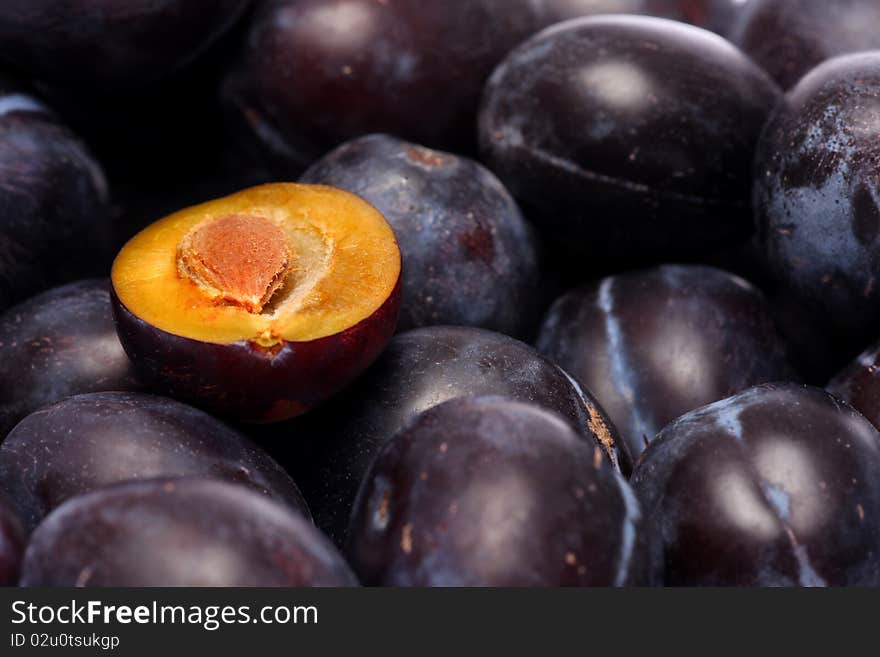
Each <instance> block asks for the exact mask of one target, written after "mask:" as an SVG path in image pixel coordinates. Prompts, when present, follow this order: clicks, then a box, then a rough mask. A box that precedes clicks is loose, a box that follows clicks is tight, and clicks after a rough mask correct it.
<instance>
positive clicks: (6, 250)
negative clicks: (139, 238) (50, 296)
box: [0, 39, 111, 311]
mask: <svg viewBox="0 0 880 657" xmlns="http://www.w3.org/2000/svg"><path fill="white" fill-rule="evenodd" d="M0 40H2V39H0ZM0 180H2V182H3V184H2V185H0V311H2V310H4V309H6V308H7V307H9V306H11V305H12V304H13V303H15V302H17V301H20V300H22V299H25V298H27V297H29V296H31V295H32V294H34V293H36V292H39V291H41V290H43V289H45V288H47V287H50V286H51V285H55V284H59V283H64V282H67V281H69V280H72V279H74V278H79V277H81V276H83V275H90V274H94V275H97V274H98V273H99V272H101V270H102V269H103V268H104V267H105V266H106V265H107V264H108V261H109V253H108V251H109V244H110V233H111V227H110V214H109V195H108V189H107V183H106V180H105V178H104V174H103V172H102V171H101V168H100V166H99V165H98V163H97V162H96V161H95V160H94V159H93V157H92V156H91V154H90V153H89V151H88V150H87V149H86V147H85V145H84V144H83V143H82V142H81V141H80V140H79V139H78V138H77V136H76V135H74V134H73V133H72V132H71V131H70V130H69V129H68V128H67V127H66V126H64V125H63V124H62V123H61V122H60V121H59V119H58V117H57V116H55V115H54V114H53V113H52V111H51V110H49V109H48V108H47V107H46V106H45V105H44V104H43V103H42V101H40V100H39V99H37V98H36V97H35V96H33V95H31V93H30V91H29V90H28V89H27V88H26V87H24V86H22V85H21V84H19V83H18V82H17V81H15V80H12V79H11V78H8V77H6V76H4V75H2V74H0ZM74 244H75V245H77V248H75V249H73V248H71V246H72V245H74Z"/></svg>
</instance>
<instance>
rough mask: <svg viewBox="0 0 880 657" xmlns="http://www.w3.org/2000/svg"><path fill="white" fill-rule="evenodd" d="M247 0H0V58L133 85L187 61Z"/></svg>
mask: <svg viewBox="0 0 880 657" xmlns="http://www.w3.org/2000/svg"><path fill="white" fill-rule="evenodd" d="M250 2H251V0H126V2H124V3H119V2H117V0H63V1H60V2H59V0H3V3H2V6H0V58H2V59H3V60H5V61H6V62H7V63H8V64H10V65H12V66H14V67H15V68H17V69H19V70H22V71H24V72H26V73H27V74H29V75H31V76H33V77H36V78H41V79H46V80H51V81H54V82H62V83H76V84H80V85H87V86H89V87H98V88H106V87H107V86H113V87H131V86H136V85H140V84H144V83H148V82H153V81H155V80H157V79H160V78H162V77H163V76H165V75H167V74H168V73H170V72H171V71H173V70H175V69H177V68H179V67H180V66H182V65H184V64H186V63H188V62H189V61H191V60H193V59H194V58H195V57H196V56H198V55H199V54H201V53H202V52H203V51H204V50H205V49H206V48H207V47H208V46H209V45H210V44H211V43H213V42H214V41H215V40H216V39H217V38H219V37H220V36H221V35H222V34H223V33H224V32H226V31H227V30H228V29H229V28H230V27H231V26H232V25H233V24H234V23H235V22H236V21H237V20H238V19H239V18H240V17H241V15H242V14H243V12H244V10H245V8H246V7H247V6H248V4H250Z"/></svg>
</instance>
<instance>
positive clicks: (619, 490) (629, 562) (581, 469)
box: [347, 397, 649, 586]
mask: <svg viewBox="0 0 880 657" xmlns="http://www.w3.org/2000/svg"><path fill="white" fill-rule="evenodd" d="M347 553H348V556H349V559H350V561H351V564H352V567H353V568H354V569H355V572H357V574H358V576H359V577H360V578H361V581H362V582H363V583H364V584H367V585H384V586H624V585H629V584H644V583H648V582H649V580H648V579H647V578H648V577H649V573H648V572H647V571H646V570H645V568H646V566H647V564H648V562H649V561H648V558H649V550H648V543H647V536H646V533H645V523H644V521H643V519H642V516H641V512H640V510H639V505H638V502H637V500H636V498H635V495H634V494H633V492H632V490H631V489H630V487H629V484H627V483H626V481H624V480H623V478H622V477H621V476H620V473H618V472H616V471H615V470H614V468H613V467H612V466H611V464H610V463H608V460H607V459H606V458H605V457H604V455H603V454H602V451H601V448H600V447H598V446H596V445H590V444H589V443H588V442H586V441H584V440H583V438H582V437H581V436H579V435H578V434H577V433H576V432H575V431H574V430H573V429H572V428H571V426H570V425H569V424H568V423H566V422H565V421H564V420H563V419H562V418H561V417H559V416H557V415H556V414H554V413H551V412H549V411H545V410H543V409H541V408H539V407H537V406H533V405H531V404H523V403H521V402H514V401H509V400H506V399H503V398H500V397H479V398H460V399H453V400H450V401H447V402H445V403H443V404H440V405H439V406H436V407H434V408H431V409H429V410H427V411H425V412H424V413H422V414H421V415H419V416H418V417H417V418H416V419H415V421H414V422H413V423H412V424H411V425H410V426H409V427H407V428H406V429H404V430H403V431H402V432H401V433H399V434H397V435H396V436H395V437H394V438H393V439H392V440H391V441H389V442H388V443H386V444H385V445H384V447H382V450H381V451H380V452H379V454H378V456H377V457H376V460H375V462H374V463H373V465H372V467H371V468H370V471H369V473H368V475H367V476H366V478H365V479H364V483H363V484H362V486H361V489H360V492H359V493H358V498H357V502H356V504H355V508H354V513H353V514H352V518H351V523H350V525H349V530H348V551H347Z"/></svg>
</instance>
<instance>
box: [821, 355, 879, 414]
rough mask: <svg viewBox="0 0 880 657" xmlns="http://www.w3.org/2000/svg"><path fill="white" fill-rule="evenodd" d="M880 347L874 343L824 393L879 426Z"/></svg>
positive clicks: (830, 383)
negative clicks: (838, 399) (836, 398)
mask: <svg viewBox="0 0 880 657" xmlns="http://www.w3.org/2000/svg"><path fill="white" fill-rule="evenodd" d="M878 372H880V344H877V343H874V344H873V345H871V346H870V347H869V348H867V349H866V350H865V351H863V352H862V353H861V354H859V355H858V357H856V358H855V359H854V360H853V361H852V362H851V363H849V364H848V365H846V366H845V367H844V368H843V369H841V370H840V371H839V372H838V373H837V374H835V375H834V376H833V377H832V378H831V380H830V381H829V382H828V385H827V386H826V388H827V390H828V391H829V392H831V393H832V394H834V395H835V396H837V397H839V398H840V399H842V400H844V401H845V402H847V403H849V404H850V405H851V406H852V407H853V408H855V409H856V410H857V411H858V412H859V413H861V414H862V415H864V416H865V417H866V418H868V420H870V422H871V423H872V424H873V425H874V426H875V427H880V374H878Z"/></svg>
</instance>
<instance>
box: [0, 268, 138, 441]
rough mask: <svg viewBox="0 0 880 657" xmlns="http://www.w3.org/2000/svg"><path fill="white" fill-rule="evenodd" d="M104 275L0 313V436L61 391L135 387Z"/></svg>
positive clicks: (66, 394) (59, 396) (65, 394)
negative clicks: (114, 322)
mask: <svg viewBox="0 0 880 657" xmlns="http://www.w3.org/2000/svg"><path fill="white" fill-rule="evenodd" d="M109 289H110V286H109V283H108V281H107V279H88V280H81V281H76V282H74V283H70V284H68V285H63V286H61V287H57V288H54V289H51V290H49V291H47V292H43V293H42V294H39V295H37V296H35V297H33V298H31V299H29V300H27V301H25V302H23V303H20V304H18V305H16V306H13V307H12V308H10V309H9V310H7V311H6V312H5V313H4V314H2V315H0V362H2V363H3V365H4V367H3V369H2V370H0V440H2V438H3V437H4V436H6V434H7V433H9V430H10V429H12V427H13V426H15V424H16V423H17V422H18V421H19V420H21V419H22V418H23V417H24V416H26V415H28V414H29V413H32V412H34V411H36V410H37V409H38V408H40V407H41V406H44V405H46V404H50V403H52V402H56V401H60V400H61V399H62V398H64V397H69V396H71V395H77V394H82V393H86V392H100V391H107V390H129V391H134V390H142V389H143V385H142V384H141V383H140V381H139V380H138V378H137V377H136V376H135V373H134V368H133V367H132V365H131V361H129V359H128V357H127V356H126V355H125V352H124V351H123V350H122V345H121V344H119V338H117V337H116V328H115V326H114V325H113V313H112V311H111V309H110V293H109Z"/></svg>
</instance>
